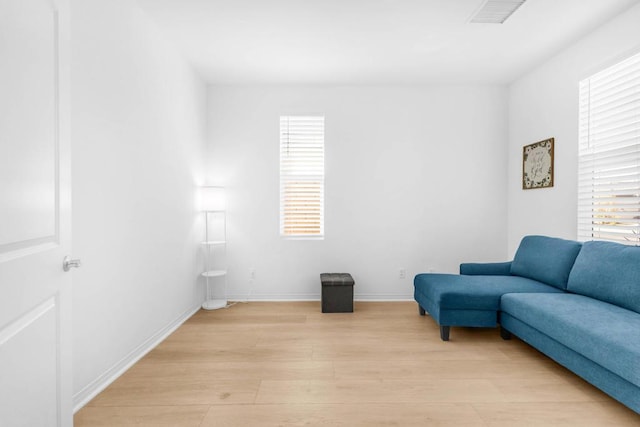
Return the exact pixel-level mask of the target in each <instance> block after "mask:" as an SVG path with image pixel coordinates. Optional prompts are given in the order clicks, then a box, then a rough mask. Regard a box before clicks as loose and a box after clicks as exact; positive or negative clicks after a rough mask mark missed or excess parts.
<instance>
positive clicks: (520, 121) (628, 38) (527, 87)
mask: <svg viewBox="0 0 640 427" xmlns="http://www.w3.org/2000/svg"><path fill="white" fill-rule="evenodd" d="M638 51H640V6H635V7H634V8H632V9H630V10H628V11H627V12H625V13H623V14H622V15H620V16H618V17H617V18H615V19H613V20H612V21H610V22H609V23H607V24H605V25H604V26H602V27H600V28H599V29H598V30H596V31H594V32H593V33H591V34H590V35H589V36H588V37H585V38H583V39H582V40H581V41H579V42H578V43H576V44H574V45H573V46H571V47H569V48H567V49H565V50H564V51H563V52H562V53H560V54H559V55H557V56H556V57H554V58H552V59H551V60H549V61H547V62H545V63H544V64H542V65H541V66H540V67H538V68H537V69H535V70H533V71H531V72H530V73H529V74H527V75H525V76H523V77H522V78H520V79H518V80H517V81H516V82H514V83H513V84H512V85H511V87H510V91H509V180H508V183H509V184H508V202H509V203H508V206H509V207H508V218H509V219H508V224H509V227H508V230H509V237H508V240H509V253H510V254H513V253H514V252H515V249H516V248H517V246H518V244H519V242H520V240H521V239H522V237H523V236H525V235H527V234H546V235H551V236H558V237H564V238H569V239H575V238H576V237H577V220H576V215H577V211H576V209H577V168H578V159H577V157H578V83H579V81H580V80H582V79H584V78H585V77H588V76H589V75H591V74H593V73H595V72H597V71H599V70H601V69H602V68H605V67H606V66H608V65H611V64H613V63H615V62H617V61H618V60H621V59H623V58H625V57H627V56H630V55H631V54H633V53H636V52H638ZM549 137H555V179H554V181H555V183H554V187H553V188H552V189H539V190H526V191H525V190H522V185H521V182H522V147H523V146H524V145H528V144H531V143H533V142H536V141H540V140H542V139H546V138H549Z"/></svg>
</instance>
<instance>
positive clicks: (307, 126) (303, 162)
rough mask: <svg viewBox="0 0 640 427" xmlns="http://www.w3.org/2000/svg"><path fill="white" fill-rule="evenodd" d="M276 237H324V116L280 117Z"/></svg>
mask: <svg viewBox="0 0 640 427" xmlns="http://www.w3.org/2000/svg"><path fill="white" fill-rule="evenodd" d="M280 235H281V236H284V237H292V238H322V237H323V236H324V117H322V116H281V117H280Z"/></svg>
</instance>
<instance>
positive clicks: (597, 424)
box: [473, 401, 640, 427]
mask: <svg viewBox="0 0 640 427" xmlns="http://www.w3.org/2000/svg"><path fill="white" fill-rule="evenodd" d="M473 407H474V408H475V409H476V411H477V412H478V414H479V415H480V417H481V418H482V420H484V422H485V423H486V424H487V425H488V426H490V427H513V426H516V425H517V426H540V427H547V426H552V427H555V426H557V427H560V426H562V427H574V426H580V427H605V426H610V427H626V426H629V427H631V426H635V427H637V426H639V425H640V420H639V419H638V414H636V413H635V412H633V411H632V410H631V409H629V408H627V407H626V406H624V405H622V404H621V403H617V402H612V401H608V402H595V403H592V402H589V403H587V402H538V403H536V404H531V403H500V404H491V403H479V404H473Z"/></svg>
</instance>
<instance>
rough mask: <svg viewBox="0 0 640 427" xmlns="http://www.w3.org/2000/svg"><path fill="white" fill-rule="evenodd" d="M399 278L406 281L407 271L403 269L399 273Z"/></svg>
mask: <svg viewBox="0 0 640 427" xmlns="http://www.w3.org/2000/svg"><path fill="white" fill-rule="evenodd" d="M398 278H400V279H406V278H407V270H405V269H404V268H401V269H400V270H399V271H398Z"/></svg>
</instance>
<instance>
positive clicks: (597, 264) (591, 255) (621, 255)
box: [567, 242, 640, 313]
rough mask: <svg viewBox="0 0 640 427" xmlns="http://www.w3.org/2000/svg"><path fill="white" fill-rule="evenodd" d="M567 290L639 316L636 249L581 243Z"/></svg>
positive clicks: (638, 256) (639, 274)
mask: <svg viewBox="0 0 640 427" xmlns="http://www.w3.org/2000/svg"><path fill="white" fill-rule="evenodd" d="M567 289H568V290H569V291H570V292H574V293H576V294H581V295H586V296H589V297H593V298H596V299H599V300H602V301H606V302H609V303H612V304H615V305H619V306H620V307H624V308H628V309H629V310H633V311H635V312H638V313H640V247H637V246H627V245H621V244H620V243H613V242H585V243H584V245H583V246H582V250H581V251H580V254H579V255H578V258H577V259H576V262H575V265H574V267H573V269H572V270H571V275H570V276H569V284H568V286H567Z"/></svg>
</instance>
